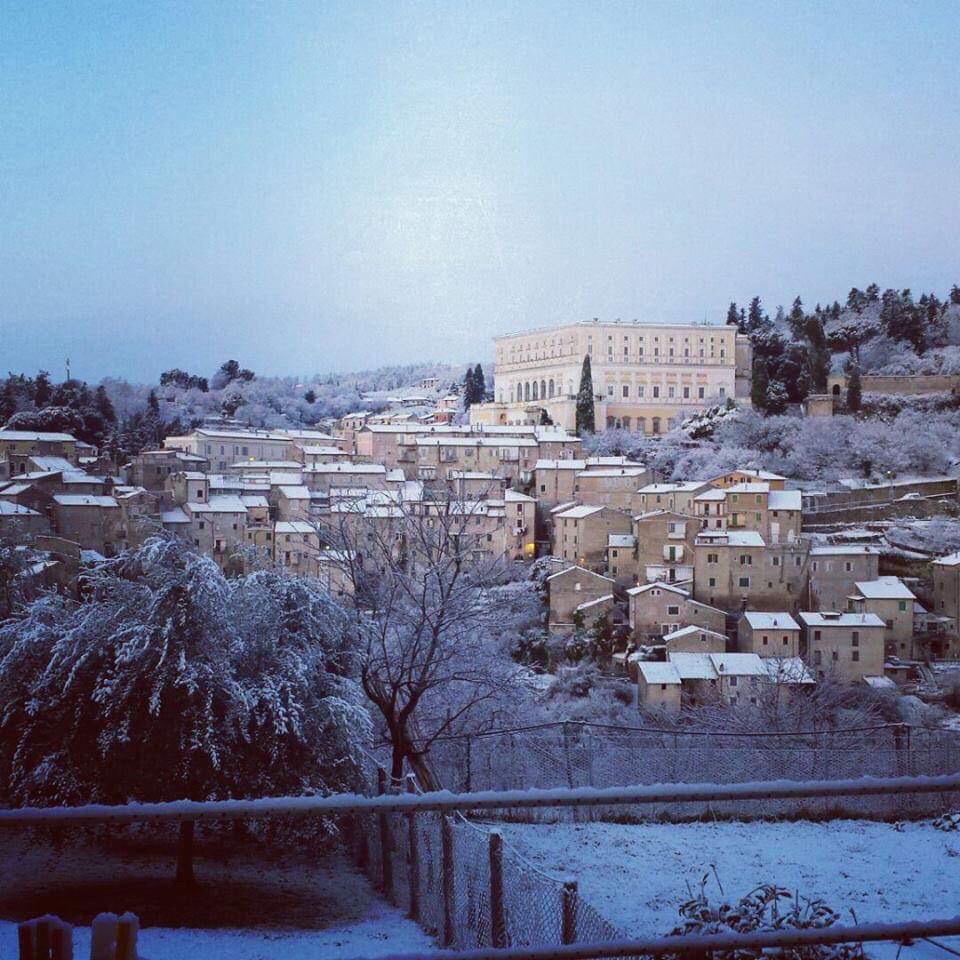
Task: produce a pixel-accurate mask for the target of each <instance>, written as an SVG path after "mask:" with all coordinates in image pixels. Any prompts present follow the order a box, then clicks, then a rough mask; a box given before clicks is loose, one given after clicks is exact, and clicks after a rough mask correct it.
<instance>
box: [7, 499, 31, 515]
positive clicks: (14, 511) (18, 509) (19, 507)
mask: <svg viewBox="0 0 960 960" xmlns="http://www.w3.org/2000/svg"><path fill="white" fill-rule="evenodd" d="M39 516H40V514H39V513H37V511H36V510H31V509H30V508H29V507H25V506H23V504H21V503H11V502H10V501H9V500H0V517H39Z"/></svg>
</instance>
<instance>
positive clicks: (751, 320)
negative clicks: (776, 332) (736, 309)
mask: <svg viewBox="0 0 960 960" xmlns="http://www.w3.org/2000/svg"><path fill="white" fill-rule="evenodd" d="M768 322H769V320H768V317H767V315H766V314H765V313H764V312H763V304H762V302H761V300H760V298H759V297H754V298H753V299H752V300H751V301H750V309H749V310H748V312H747V333H754V332H755V331H757V330H761V329H763V327H765V326H766V325H767V323H768Z"/></svg>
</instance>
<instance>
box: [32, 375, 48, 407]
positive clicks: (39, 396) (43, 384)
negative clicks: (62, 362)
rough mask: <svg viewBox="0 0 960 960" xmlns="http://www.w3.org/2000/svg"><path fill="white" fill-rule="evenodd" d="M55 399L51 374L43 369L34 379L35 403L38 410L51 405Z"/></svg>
mask: <svg viewBox="0 0 960 960" xmlns="http://www.w3.org/2000/svg"><path fill="white" fill-rule="evenodd" d="M52 399H53V388H52V387H51V386H50V374H49V373H47V371H46V370H41V371H40V372H39V373H38V374H37V375H36V377H34V379H33V403H34V405H35V406H36V408H37V409H38V410H42V409H43V408H44V407H46V406H49V404H50V401H51V400H52Z"/></svg>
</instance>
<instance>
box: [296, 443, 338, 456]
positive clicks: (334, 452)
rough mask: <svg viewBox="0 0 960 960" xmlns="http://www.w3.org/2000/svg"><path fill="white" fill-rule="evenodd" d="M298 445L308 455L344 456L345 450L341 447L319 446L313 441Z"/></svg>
mask: <svg viewBox="0 0 960 960" xmlns="http://www.w3.org/2000/svg"><path fill="white" fill-rule="evenodd" d="M297 446H298V447H299V448H300V449H301V450H302V451H303V452H304V454H305V455H306V456H308V457H324V456H343V451H342V450H341V449H340V448H339V447H330V446H318V445H317V444H313V443H311V444H306V445H303V444H297Z"/></svg>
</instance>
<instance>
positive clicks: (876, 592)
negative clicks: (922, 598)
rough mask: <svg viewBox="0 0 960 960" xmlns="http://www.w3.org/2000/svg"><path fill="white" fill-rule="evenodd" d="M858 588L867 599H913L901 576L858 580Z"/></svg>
mask: <svg viewBox="0 0 960 960" xmlns="http://www.w3.org/2000/svg"><path fill="white" fill-rule="evenodd" d="M856 588H857V590H858V591H859V592H860V595H861V596H863V597H866V599H867V600H913V599H915V597H914V595H913V593H912V591H911V590H910V588H909V587H908V586H907V585H906V584H905V583H904V582H903V581H902V580H901V579H900V578H899V577H878V578H877V579H876V580H858V581H857V583H856Z"/></svg>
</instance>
